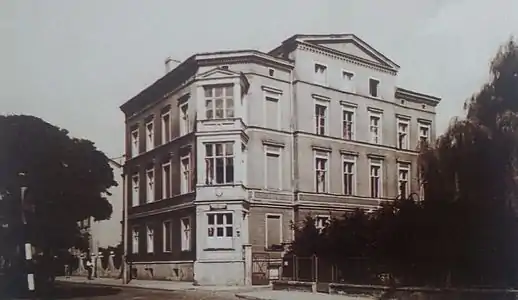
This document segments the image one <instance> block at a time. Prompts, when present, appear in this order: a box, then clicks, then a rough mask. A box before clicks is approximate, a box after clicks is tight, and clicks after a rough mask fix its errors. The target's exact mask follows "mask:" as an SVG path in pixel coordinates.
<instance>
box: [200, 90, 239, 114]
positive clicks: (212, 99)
mask: <svg viewBox="0 0 518 300" xmlns="http://www.w3.org/2000/svg"><path fill="white" fill-rule="evenodd" d="M204 89H205V117H206V118H207V119H209V120H212V119H225V118H233V117H234V86H233V85H218V86H206V87H204Z"/></svg>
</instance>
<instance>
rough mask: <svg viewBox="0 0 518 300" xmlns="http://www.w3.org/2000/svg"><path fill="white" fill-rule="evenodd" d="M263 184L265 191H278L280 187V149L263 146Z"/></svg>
mask: <svg viewBox="0 0 518 300" xmlns="http://www.w3.org/2000/svg"><path fill="white" fill-rule="evenodd" d="M264 150H265V159H266V161H265V165H264V167H265V170H264V182H265V186H266V189H274V190H280V189H281V187H282V177H281V173H282V163H281V148H279V147H272V146H265V149H264Z"/></svg>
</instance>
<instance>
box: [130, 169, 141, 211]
mask: <svg viewBox="0 0 518 300" xmlns="http://www.w3.org/2000/svg"><path fill="white" fill-rule="evenodd" d="M139 188H140V180H139V175H138V173H137V174H135V175H133V176H132V177H131V204H132V205H133V206H137V205H139V204H140V194H139Z"/></svg>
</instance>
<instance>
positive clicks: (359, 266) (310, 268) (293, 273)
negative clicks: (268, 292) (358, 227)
mask: <svg viewBox="0 0 518 300" xmlns="http://www.w3.org/2000/svg"><path fill="white" fill-rule="evenodd" d="M387 276H388V275H387V274H386V273H385V272H384V270H383V267H382V266H379V265H375V264H373V263H372V262H371V261H370V260H368V259H365V258H348V259H345V260H343V261H341V262H340V263H331V262H329V261H328V260H326V259H323V258H319V257H317V256H315V255H314V256H310V257H299V256H296V255H286V256H284V257H283V263H282V278H283V279H284V280H295V281H309V282H322V283H331V282H334V283H353V284H382V283H385V282H386V280H387V279H388V278H387Z"/></svg>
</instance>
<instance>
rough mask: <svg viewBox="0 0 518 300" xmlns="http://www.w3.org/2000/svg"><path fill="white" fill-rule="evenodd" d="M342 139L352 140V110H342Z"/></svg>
mask: <svg viewBox="0 0 518 300" xmlns="http://www.w3.org/2000/svg"><path fill="white" fill-rule="evenodd" d="M342 122H343V123H342V126H343V136H342V137H343V138H344V139H346V140H352V139H354V131H355V130H354V109H349V108H343V109H342Z"/></svg>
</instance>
